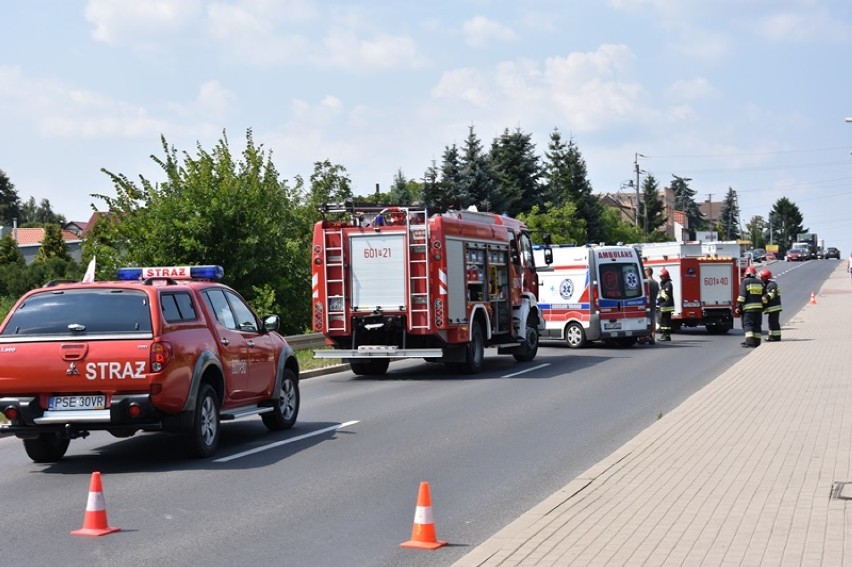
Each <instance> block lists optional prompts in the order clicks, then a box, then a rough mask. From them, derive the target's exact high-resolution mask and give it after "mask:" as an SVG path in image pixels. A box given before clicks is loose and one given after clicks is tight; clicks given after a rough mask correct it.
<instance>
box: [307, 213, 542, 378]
mask: <svg viewBox="0 0 852 567" xmlns="http://www.w3.org/2000/svg"><path fill="white" fill-rule="evenodd" d="M331 215H337V219H338V220H334V219H330V218H328V217H329V216H331ZM323 216H324V217H326V218H325V219H324V220H322V221H319V222H317V223H316V225H315V226H314V233H313V247H312V251H311V268H312V278H311V286H312V301H311V303H312V312H313V313H312V319H313V329H314V331H315V332H320V333H323V334H324V335H325V337H326V343H327V344H328V345H330V346H333V347H334V348H333V349H326V350H316V351H314V356H315V357H316V358H342V359H344V360H348V362H349V364H350V365H351V367H352V371H353V372H354V373H355V374H358V375H380V374H384V373H385V372H387V369H388V365H389V362H390V360H392V359H404V358H423V359H426V360H428V361H430V362H442V363H447V364H450V365H452V366H453V367H454V368H455V369H457V370H461V371H463V372H467V373H475V372H478V371H480V370H481V368H482V364H483V359H484V349H485V347H489V346H497V347H498V353H499V354H511V355H513V356H514V357H515V359H516V360H519V361H529V360H532V359H533V358H535V355H536V353H537V351H538V339H539V331H540V326H541V325H543V319H542V317H541V315H540V312H539V308H538V276H537V275H536V270H535V262H534V259H533V250H532V242H531V240H530V235H529V230H528V229H527V227H526V226H525V225H524V224H523V223H521V222H520V221H517V220H515V219H512V218H509V217H506V216H500V215H496V214H492V213H482V212H477V211H470V210H468V211H449V212H445V213H440V214H433V215H431V216H429V214H428V211H427V210H426V209H425V208H410V207H378V206H358V205H355V204H352V203H346V204H344V205H326V206H324V207H323ZM340 219H342V220H340Z"/></svg>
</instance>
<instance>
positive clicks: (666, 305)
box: [657, 268, 674, 341]
mask: <svg viewBox="0 0 852 567" xmlns="http://www.w3.org/2000/svg"><path fill="white" fill-rule="evenodd" d="M657 307H659V309H660V340H661V341H670V340H672V314H673V313H674V287H673V286H672V279H671V277H670V276H669V271H668V270H667V269H665V268H663V269H662V270H660V292H659V293H658V294H657Z"/></svg>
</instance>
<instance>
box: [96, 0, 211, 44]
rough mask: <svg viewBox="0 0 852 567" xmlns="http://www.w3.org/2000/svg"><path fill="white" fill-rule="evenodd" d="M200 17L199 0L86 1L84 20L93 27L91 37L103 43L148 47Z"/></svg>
mask: <svg viewBox="0 0 852 567" xmlns="http://www.w3.org/2000/svg"><path fill="white" fill-rule="evenodd" d="M200 14H201V1H200V0H145V1H143V2H127V1H125V0H89V2H88V3H87V4H86V9H85V17H86V20H87V21H89V22H91V23H92V24H94V26H95V27H94V30H93V31H92V36H93V37H94V38H95V39H96V40H98V41H102V42H104V43H108V44H112V45H119V44H134V43H136V44H137V45H136V47H144V48H150V47H153V46H154V45H155V43H156V42H155V40H154V38H157V37H161V36H168V35H175V34H176V33H177V32H179V31H180V30H182V29H184V28H186V27H189V26H190V25H191V24H192V23H193V22H195V21H196V20H197V18H198V16H199V15H200Z"/></svg>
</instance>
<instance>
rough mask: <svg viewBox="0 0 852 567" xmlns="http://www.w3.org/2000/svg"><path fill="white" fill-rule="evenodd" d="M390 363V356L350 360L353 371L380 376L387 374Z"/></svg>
mask: <svg viewBox="0 0 852 567" xmlns="http://www.w3.org/2000/svg"><path fill="white" fill-rule="evenodd" d="M388 365H390V359H389V358H368V359H366V360H363V359H352V360H351V361H350V362H349V366H351V367H352V372H353V373H355V374H357V375H358V376H379V375H382V374H385V373H387V371H388Z"/></svg>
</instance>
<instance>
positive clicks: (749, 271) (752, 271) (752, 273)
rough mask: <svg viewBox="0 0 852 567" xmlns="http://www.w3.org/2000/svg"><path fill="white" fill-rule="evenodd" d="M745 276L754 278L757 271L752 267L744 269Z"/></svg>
mask: <svg viewBox="0 0 852 567" xmlns="http://www.w3.org/2000/svg"><path fill="white" fill-rule="evenodd" d="M745 275H747V276H755V275H757V271H755V269H754V266H749V267H748V268H746V269H745Z"/></svg>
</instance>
